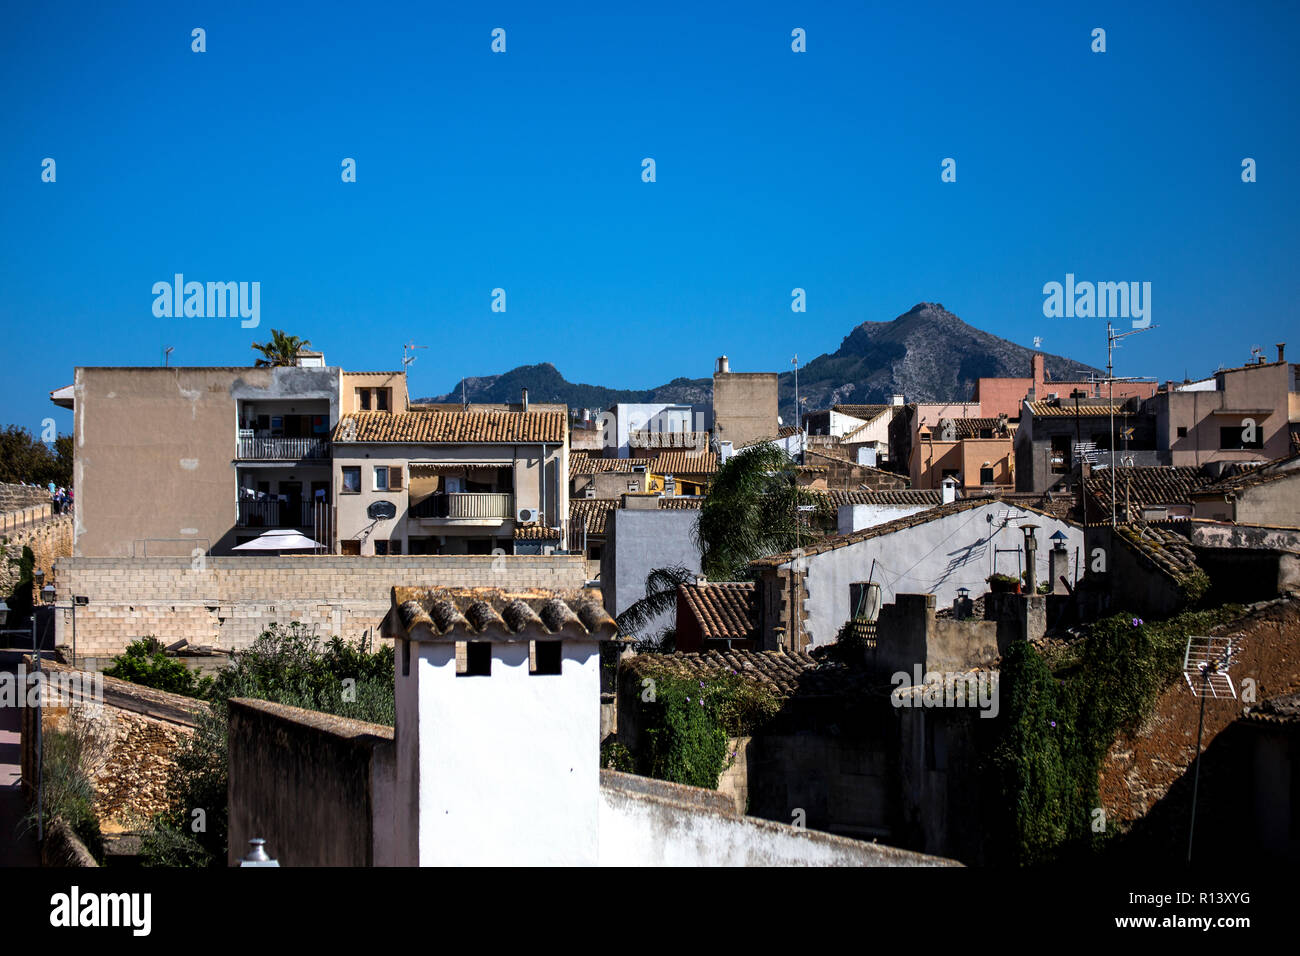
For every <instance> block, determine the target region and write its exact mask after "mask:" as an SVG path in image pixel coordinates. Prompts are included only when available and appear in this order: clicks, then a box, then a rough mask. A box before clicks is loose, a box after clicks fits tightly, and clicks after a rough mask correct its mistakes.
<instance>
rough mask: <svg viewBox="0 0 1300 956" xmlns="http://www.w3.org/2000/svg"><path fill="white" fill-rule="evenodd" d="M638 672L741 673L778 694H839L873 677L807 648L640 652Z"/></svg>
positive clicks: (634, 666)
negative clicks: (792, 649)
mask: <svg viewBox="0 0 1300 956" xmlns="http://www.w3.org/2000/svg"><path fill="white" fill-rule="evenodd" d="M623 666H624V667H627V668H629V669H630V670H631V671H632V673H633V674H634V675H636V676H642V675H644V676H651V675H652V674H654V673H656V672H664V671H666V672H668V673H669V674H673V675H675V676H677V677H685V678H687V679H691V680H708V679H710V678H715V677H722V676H723V675H726V674H735V675H736V676H737V677H739V678H740V679H741V680H744V681H747V682H749V683H752V684H756V685H758V686H760V687H763V688H765V689H766V690H768V691H770V692H771V693H772V694H774V695H775V696H777V697H783V698H784V697H796V696H798V697H803V696H817V697H821V696H837V695H840V694H846V693H853V692H855V691H863V690H869V689H871V688H872V687H873V686H874V685H873V684H872V682H871V680H870V678H869V676H868V675H867V674H866V673H865V672H864V671H861V670H859V669H856V668H849V667H847V666H846V665H844V664H840V663H835V662H831V661H818V660H816V659H815V658H813V656H812V655H811V654H808V653H806V652H803V651H799V652H794V653H791V652H788V651H744V650H734V649H733V650H725V651H722V650H719V651H704V652H703V653H699V654H683V653H681V652H680V651H679V652H678V653H676V654H637V655H636V656H635V657H633V658H631V660H629V661H627V662H626V663H625V664H624V665H623Z"/></svg>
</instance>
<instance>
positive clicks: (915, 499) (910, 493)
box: [810, 488, 943, 509]
mask: <svg viewBox="0 0 1300 956" xmlns="http://www.w3.org/2000/svg"><path fill="white" fill-rule="evenodd" d="M810 490H813V489H810ZM822 494H824V495H826V497H827V498H829V499H830V503H831V507H832V508H837V509H838V508H839V507H840V506H841V505H928V506H933V505H941V504H943V491H942V490H941V489H939V488H892V489H889V488H887V489H885V490H883V491H825V492H822Z"/></svg>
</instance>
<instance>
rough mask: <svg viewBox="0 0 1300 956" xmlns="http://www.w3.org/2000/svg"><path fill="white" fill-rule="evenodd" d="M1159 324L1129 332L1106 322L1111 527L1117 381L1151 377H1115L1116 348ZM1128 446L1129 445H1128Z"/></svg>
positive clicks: (1105, 380) (1113, 508) (1133, 380)
mask: <svg viewBox="0 0 1300 956" xmlns="http://www.w3.org/2000/svg"><path fill="white" fill-rule="evenodd" d="M1158 328H1160V326H1158V325H1148V326H1145V327H1143V328H1137V329H1131V330H1129V331H1128V332H1116V331H1115V327H1114V326H1113V325H1112V324H1111V323H1109V322H1107V323H1106V377H1105V378H1104V379H1102V381H1104V382H1106V383H1107V384H1108V385H1109V386H1110V395H1109V398H1108V404H1109V405H1110V528H1111V531H1114V530H1115V383H1116V382H1145V381H1150V379H1146V378H1140V377H1137V376H1131V375H1127V376H1124V377H1122V378H1116V377H1115V350H1116V349H1117V348H1119V347H1120V345H1119V340H1120V339H1126V338H1128V337H1129V336H1130V335H1137V334H1138V333H1139V332H1147V331H1150V330H1151V329H1158ZM1126 447H1127V446H1126Z"/></svg>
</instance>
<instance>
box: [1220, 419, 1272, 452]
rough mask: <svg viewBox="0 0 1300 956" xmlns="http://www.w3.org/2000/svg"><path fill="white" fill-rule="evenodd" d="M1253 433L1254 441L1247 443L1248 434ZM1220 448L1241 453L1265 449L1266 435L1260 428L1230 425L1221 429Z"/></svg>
mask: <svg viewBox="0 0 1300 956" xmlns="http://www.w3.org/2000/svg"><path fill="white" fill-rule="evenodd" d="M1248 431H1249V432H1251V433H1252V434H1253V436H1254V440H1253V441H1246V433H1247V432H1248ZM1219 447H1220V448H1221V449H1225V450H1232V451H1239V450H1243V449H1246V448H1263V447H1264V433H1263V430H1262V429H1261V428H1260V427H1259V426H1258V425H1254V426H1253V427H1249V428H1248V427H1247V426H1245V425H1229V426H1227V427H1226V428H1220V429H1219Z"/></svg>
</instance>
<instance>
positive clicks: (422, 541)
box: [407, 538, 438, 554]
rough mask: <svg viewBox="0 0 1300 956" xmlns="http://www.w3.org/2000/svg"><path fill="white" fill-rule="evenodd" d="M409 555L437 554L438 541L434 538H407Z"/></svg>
mask: <svg viewBox="0 0 1300 956" xmlns="http://www.w3.org/2000/svg"><path fill="white" fill-rule="evenodd" d="M407 542H408V544H409V548H408V549H407V550H408V553H409V554H437V553H438V551H437V545H438V541H437V539H436V538H408V539H407Z"/></svg>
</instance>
